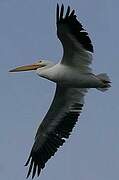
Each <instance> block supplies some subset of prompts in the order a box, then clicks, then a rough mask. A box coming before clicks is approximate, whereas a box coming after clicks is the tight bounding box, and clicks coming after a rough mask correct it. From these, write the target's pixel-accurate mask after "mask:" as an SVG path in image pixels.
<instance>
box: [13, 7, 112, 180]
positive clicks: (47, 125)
mask: <svg viewBox="0 0 119 180" xmlns="http://www.w3.org/2000/svg"><path fill="white" fill-rule="evenodd" d="M56 24H57V36H58V38H59V39H60V41H61V43H62V45H63V50H64V53H63V58H62V60H61V62H60V63H58V64H53V63H52V62H49V61H44V60H39V61H38V62H37V63H34V64H32V65H27V66H22V67H18V68H15V69H13V70H11V71H10V72H18V71H28V70H35V71H36V73H37V74H38V75H39V76H41V77H43V78H46V79H48V80H51V81H53V82H55V83H56V92H55V96H54V99H53V102H52V104H51V106H50V108H49V110H48V112H47V114H46V116H45V117H44V119H43V121H42V123H41V124H40V126H39V128H38V130H37V133H36V136H35V142H34V145H33V147H32V150H31V153H30V156H29V158H28V161H27V162H26V166H27V165H28V164H30V166H29V171H28V174H27V177H29V175H30V174H31V173H32V178H33V177H34V176H35V174H36V172H37V175H38V176H39V174H40V172H41V170H42V169H43V168H44V167H45V164H46V162H47V161H48V159H50V157H51V156H53V155H54V154H55V152H56V151H57V149H58V148H59V147H60V146H61V145H63V143H64V142H65V140H66V139H67V138H68V137H69V135H70V133H71V131H72V129H73V127H74V126H75V124H76V122H77V120H78V116H79V115H80V113H81V110H82V107H83V105H84V96H85V94H86V93H87V92H88V89H89V88H97V89H98V90H101V91H106V90H107V89H108V88H109V87H110V80H109V77H108V76H107V74H105V73H102V74H99V75H94V74H93V71H92V69H91V68H90V64H91V63H92V53H93V46H92V43H91V40H90V38H89V36H88V33H87V32H86V31H85V30H84V29H83V27H82V25H81V23H80V22H79V21H78V20H77V18H76V15H75V11H74V10H72V11H70V7H69V6H68V8H67V11H66V14H65V16H64V6H63V5H62V6H61V10H60V9H59V5H57V11H56Z"/></svg>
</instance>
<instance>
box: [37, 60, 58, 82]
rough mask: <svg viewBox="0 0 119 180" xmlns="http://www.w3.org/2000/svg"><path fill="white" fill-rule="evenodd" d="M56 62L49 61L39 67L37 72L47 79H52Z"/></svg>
mask: <svg viewBox="0 0 119 180" xmlns="http://www.w3.org/2000/svg"><path fill="white" fill-rule="evenodd" d="M54 65H55V64H53V63H52V62H48V64H47V65H46V66H44V67H42V68H39V69H37V70H36V74H37V75H38V76H40V77H44V78H46V79H49V80H51V76H52V68H53V67H54Z"/></svg>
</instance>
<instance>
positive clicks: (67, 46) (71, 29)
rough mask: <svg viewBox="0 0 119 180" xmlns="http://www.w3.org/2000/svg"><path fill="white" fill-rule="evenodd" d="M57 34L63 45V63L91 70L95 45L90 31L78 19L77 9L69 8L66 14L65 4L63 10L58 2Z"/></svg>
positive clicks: (86, 70) (81, 69) (83, 69)
mask: <svg viewBox="0 0 119 180" xmlns="http://www.w3.org/2000/svg"><path fill="white" fill-rule="evenodd" d="M56 23H57V36H58V38H59V40H60V41H61V43H62V45H63V50H64V54H63V58H62V61H61V63H62V64H66V65H68V66H74V67H75V68H78V69H80V71H85V72H91V69H90V68H89V65H90V64H91V62H92V53H93V46H92V43H91V40H90V38H89V35H88V33H87V32H86V31H85V29H84V28H83V27H82V25H81V23H80V22H79V21H78V20H77V18H76V15H75V11H74V10H72V11H70V6H68V8H67V12H66V15H64V5H63V4H62V6H61V10H60V8H59V5H58V4H57V11H56Z"/></svg>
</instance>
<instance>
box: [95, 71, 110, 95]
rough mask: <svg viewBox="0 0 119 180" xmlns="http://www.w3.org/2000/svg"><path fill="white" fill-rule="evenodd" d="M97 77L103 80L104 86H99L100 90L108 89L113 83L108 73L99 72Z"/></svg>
mask: <svg viewBox="0 0 119 180" xmlns="http://www.w3.org/2000/svg"><path fill="white" fill-rule="evenodd" d="M97 77H98V78H99V79H100V80H101V81H102V82H103V84H104V86H102V87H100V88H97V89H98V90H100V91H102V92H104V91H107V90H108V89H109V88H110V87H111V85H110V83H111V81H110V78H109V76H108V75H107V74H106V73H101V74H98V75H97Z"/></svg>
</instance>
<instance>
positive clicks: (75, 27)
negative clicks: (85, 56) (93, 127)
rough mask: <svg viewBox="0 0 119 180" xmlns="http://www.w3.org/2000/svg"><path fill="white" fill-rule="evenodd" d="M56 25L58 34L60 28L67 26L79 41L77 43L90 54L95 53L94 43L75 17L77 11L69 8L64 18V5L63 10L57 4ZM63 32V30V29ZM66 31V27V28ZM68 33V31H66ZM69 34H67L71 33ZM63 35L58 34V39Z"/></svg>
mask: <svg viewBox="0 0 119 180" xmlns="http://www.w3.org/2000/svg"><path fill="white" fill-rule="evenodd" d="M56 23H57V32H58V29H59V31H60V28H59V27H60V26H61V25H62V26H63V25H64V26H67V28H68V31H69V32H70V33H71V34H72V35H73V36H74V37H75V38H76V39H77V41H78V42H79V43H80V44H81V45H82V46H83V48H84V49H86V50H87V51H89V52H92V53H93V52H94V50H93V45H92V42H91V40H90V38H89V36H88V33H87V32H86V31H85V29H84V28H83V26H82V24H81V23H80V22H79V21H78V20H77V18H76V15H75V10H72V11H71V10H70V6H68V8H67V11H66V14H65V16H64V5H63V4H62V6H61V9H60V8H59V5H58V4H57V9H56ZM61 29H62V31H63V28H61ZM64 29H65V27H64ZM65 31H66V30H65ZM69 32H67V33H69ZM61 34H62V33H60V32H58V38H59V39H61Z"/></svg>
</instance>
